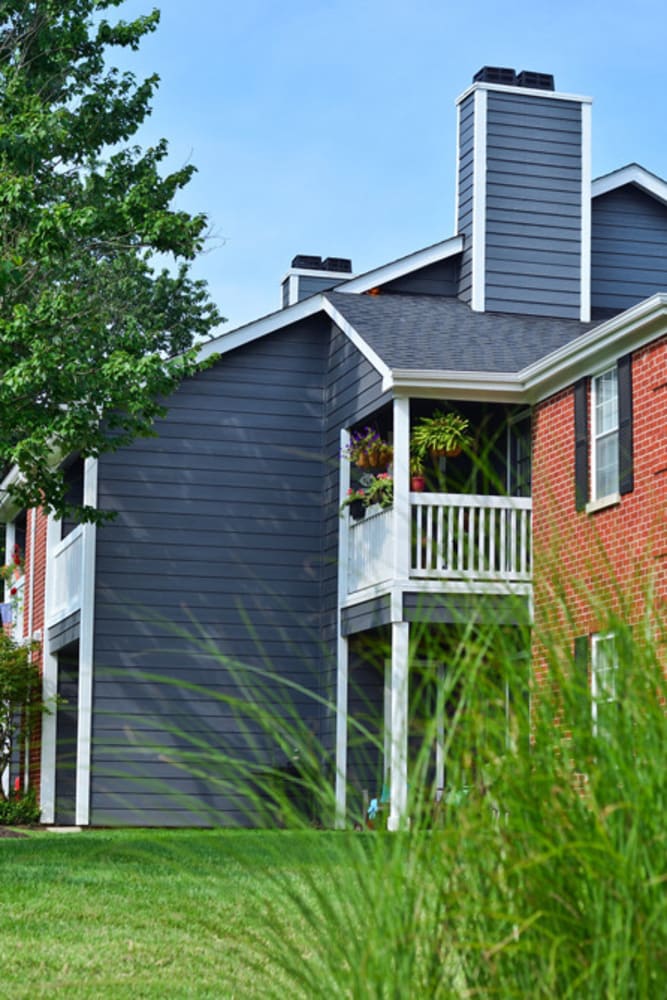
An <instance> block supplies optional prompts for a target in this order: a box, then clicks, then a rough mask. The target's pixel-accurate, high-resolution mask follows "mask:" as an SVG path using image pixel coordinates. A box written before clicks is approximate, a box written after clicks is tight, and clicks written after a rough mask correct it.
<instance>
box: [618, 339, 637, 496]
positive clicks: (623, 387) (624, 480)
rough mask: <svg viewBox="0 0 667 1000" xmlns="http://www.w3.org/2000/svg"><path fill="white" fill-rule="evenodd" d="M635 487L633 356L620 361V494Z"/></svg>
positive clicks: (627, 356)
mask: <svg viewBox="0 0 667 1000" xmlns="http://www.w3.org/2000/svg"><path fill="white" fill-rule="evenodd" d="M633 487H634V476H633V461H632V355H631V354H626V355H625V356H624V357H622V358H619V360H618V492H619V493H631V492H632V490H633Z"/></svg>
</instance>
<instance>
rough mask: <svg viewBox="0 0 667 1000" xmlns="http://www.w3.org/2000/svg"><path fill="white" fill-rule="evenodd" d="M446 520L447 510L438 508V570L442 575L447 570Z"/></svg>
mask: <svg viewBox="0 0 667 1000" xmlns="http://www.w3.org/2000/svg"><path fill="white" fill-rule="evenodd" d="M444 520H445V508H444V507H442V506H439V507H438V524H437V537H438V541H437V548H436V568H437V570H438V572H439V573H442V571H443V569H444V568H445V565H446V564H445V532H444Z"/></svg>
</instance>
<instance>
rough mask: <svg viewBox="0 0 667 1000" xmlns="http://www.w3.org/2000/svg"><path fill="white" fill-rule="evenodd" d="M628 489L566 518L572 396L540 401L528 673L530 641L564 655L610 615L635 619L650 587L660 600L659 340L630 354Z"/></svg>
mask: <svg viewBox="0 0 667 1000" xmlns="http://www.w3.org/2000/svg"><path fill="white" fill-rule="evenodd" d="M632 360H633V363H632V381H633V455H634V490H633V492H632V493H629V494H627V495H625V496H622V497H621V500H620V503H619V504H617V505H615V506H613V507H608V508H605V509H604V510H599V511H597V512H596V513H592V514H587V513H586V512H585V511H576V510H575V489H574V392H573V389H572V388H569V389H567V390H565V391H563V392H560V393H558V394H557V395H555V396H553V397H551V398H550V399H548V400H546V401H545V402H543V403H541V404H540V405H539V406H538V407H537V408H536V412H535V419H534V425H533V539H534V552H535V561H534V580H535V626H536V628H535V635H536V647H535V649H534V661H535V670H536V674H537V677H538V679H541V678H543V677H544V676H545V673H546V664H545V657H544V652H543V648H542V647H541V644H540V636H541V634H543V633H544V630H547V631H548V633H549V635H550V636H551V637H553V636H554V635H557V636H558V638H559V641H560V640H561V638H562V641H563V644H564V648H567V649H571V645H572V642H573V640H574V637H575V636H577V635H586V634H589V633H592V632H596V631H599V629H600V628H601V627H603V626H604V614H605V612H606V611H613V612H615V613H618V614H620V615H622V616H623V618H624V620H626V621H628V622H630V623H633V622H635V621H637V620H638V619H639V618H641V617H642V614H643V612H644V610H645V606H646V597H647V593H648V591H649V588H650V586H651V584H654V586H655V597H656V598H657V599H658V601H661V602H664V601H665V599H666V598H667V528H666V518H665V501H666V499H667V337H663V338H661V339H660V340H658V341H656V342H654V343H653V344H651V345H649V346H647V347H645V348H642V349H641V350H639V351H637V352H635V353H634V355H633V359H632Z"/></svg>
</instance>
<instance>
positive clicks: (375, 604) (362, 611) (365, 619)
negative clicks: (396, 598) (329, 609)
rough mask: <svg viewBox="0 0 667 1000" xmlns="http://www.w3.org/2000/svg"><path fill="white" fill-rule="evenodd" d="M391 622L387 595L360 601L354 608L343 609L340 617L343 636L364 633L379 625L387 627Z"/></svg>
mask: <svg viewBox="0 0 667 1000" xmlns="http://www.w3.org/2000/svg"><path fill="white" fill-rule="evenodd" d="M390 621H391V598H390V597H389V595H388V594H386V595H384V596H382V597H374V598H373V599H372V600H370V601H362V602H361V603H360V604H355V605H354V607H351V608H345V609H344V610H343V613H342V615H341V630H342V633H343V635H353V634H354V633H355V632H365V631H367V630H368V629H371V628H376V627H377V626H379V625H387V624H389V622H390Z"/></svg>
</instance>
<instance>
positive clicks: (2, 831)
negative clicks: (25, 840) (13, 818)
mask: <svg viewBox="0 0 667 1000" xmlns="http://www.w3.org/2000/svg"><path fill="white" fill-rule="evenodd" d="M27 836H28V834H27V833H21V831H20V830H10V829H9V827H7V826H0V837H27Z"/></svg>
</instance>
